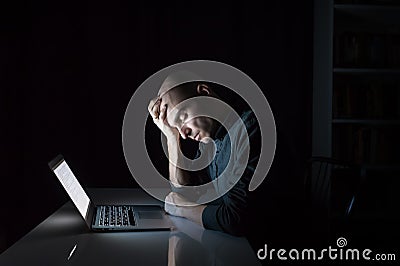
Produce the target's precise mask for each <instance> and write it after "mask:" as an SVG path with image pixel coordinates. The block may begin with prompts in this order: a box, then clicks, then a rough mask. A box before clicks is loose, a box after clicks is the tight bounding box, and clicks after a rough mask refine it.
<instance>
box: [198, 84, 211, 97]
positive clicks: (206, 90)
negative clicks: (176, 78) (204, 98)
mask: <svg viewBox="0 0 400 266" xmlns="http://www.w3.org/2000/svg"><path fill="white" fill-rule="evenodd" d="M197 93H198V94H200V95H210V94H211V90H210V87H208V86H207V85H206V84H203V83H200V84H199V85H197Z"/></svg>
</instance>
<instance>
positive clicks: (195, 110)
mask: <svg viewBox="0 0 400 266" xmlns="http://www.w3.org/2000/svg"><path fill="white" fill-rule="evenodd" d="M199 96H200V94H199ZM186 99H187V96H185V95H184V94H183V93H181V92H180V90H179V89H172V90H170V91H168V92H167V93H166V94H164V95H163V96H162V98H161V104H162V105H164V104H166V105H167V122H168V124H169V125H170V126H171V127H173V128H176V129H177V130H178V131H179V134H180V135H181V137H182V138H183V139H186V138H190V139H193V140H195V141H202V142H208V141H209V140H210V139H209V138H211V136H212V133H213V131H214V130H215V127H216V121H215V120H213V119H212V118H209V117H205V116H198V114H200V113H202V111H201V110H202V108H204V107H203V106H200V105H199V104H197V103H196V100H194V99H192V100H190V101H186V102H183V101H184V100H186ZM178 104H179V106H178V107H177V108H175V107H176V106H177V105H178Z"/></svg>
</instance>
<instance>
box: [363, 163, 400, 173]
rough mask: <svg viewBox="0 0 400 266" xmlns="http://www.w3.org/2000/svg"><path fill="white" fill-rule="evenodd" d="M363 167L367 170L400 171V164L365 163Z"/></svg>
mask: <svg viewBox="0 0 400 266" xmlns="http://www.w3.org/2000/svg"><path fill="white" fill-rule="evenodd" d="M361 168H363V169H365V170H380V171H381V170H385V171H400V165H396V164H363V165H361Z"/></svg>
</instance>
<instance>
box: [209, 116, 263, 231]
mask: <svg viewBox="0 0 400 266" xmlns="http://www.w3.org/2000/svg"><path fill="white" fill-rule="evenodd" d="M242 120H243V122H244V124H245V126H246V130H247V134H248V137H249V142H248V143H247V144H246V145H250V151H249V159H248V162H247V165H246V167H245V170H244V172H243V174H242V176H241V178H240V179H239V181H238V182H237V183H236V184H235V185H234V186H233V187H232V189H231V190H229V191H228V192H227V193H226V194H225V195H224V196H223V197H222V200H220V201H219V203H218V204H209V205H207V207H206V208H205V209H204V211H203V214H202V221H203V225H204V227H205V228H206V229H211V230H217V231H222V232H226V233H229V234H232V235H243V234H244V229H245V228H244V227H245V224H246V221H245V219H246V217H247V211H248V205H249V202H250V197H251V192H249V190H248V187H249V183H250V180H251V178H252V176H253V174H254V171H255V168H256V166H257V163H258V160H259V156H260V146H261V145H260V144H261V135H260V129H259V126H258V123H257V120H256V118H255V116H254V114H253V113H252V112H250V113H248V114H247V115H246V116H244V118H242ZM239 143H240V142H239ZM239 145H240V144H239ZM243 145H244V144H243ZM237 148H238V149H239V150H240V149H241V147H237Z"/></svg>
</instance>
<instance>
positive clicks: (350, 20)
mask: <svg viewBox="0 0 400 266" xmlns="http://www.w3.org/2000/svg"><path fill="white" fill-rule="evenodd" d="M334 11H335V30H339V31H341V30H352V31H358V30H360V31H381V32H398V31H399V30H400V19H399V13H400V6H398V5H385V6H381V5H362V4H359V5H355V4H348V5H347V4H336V5H334Z"/></svg>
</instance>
